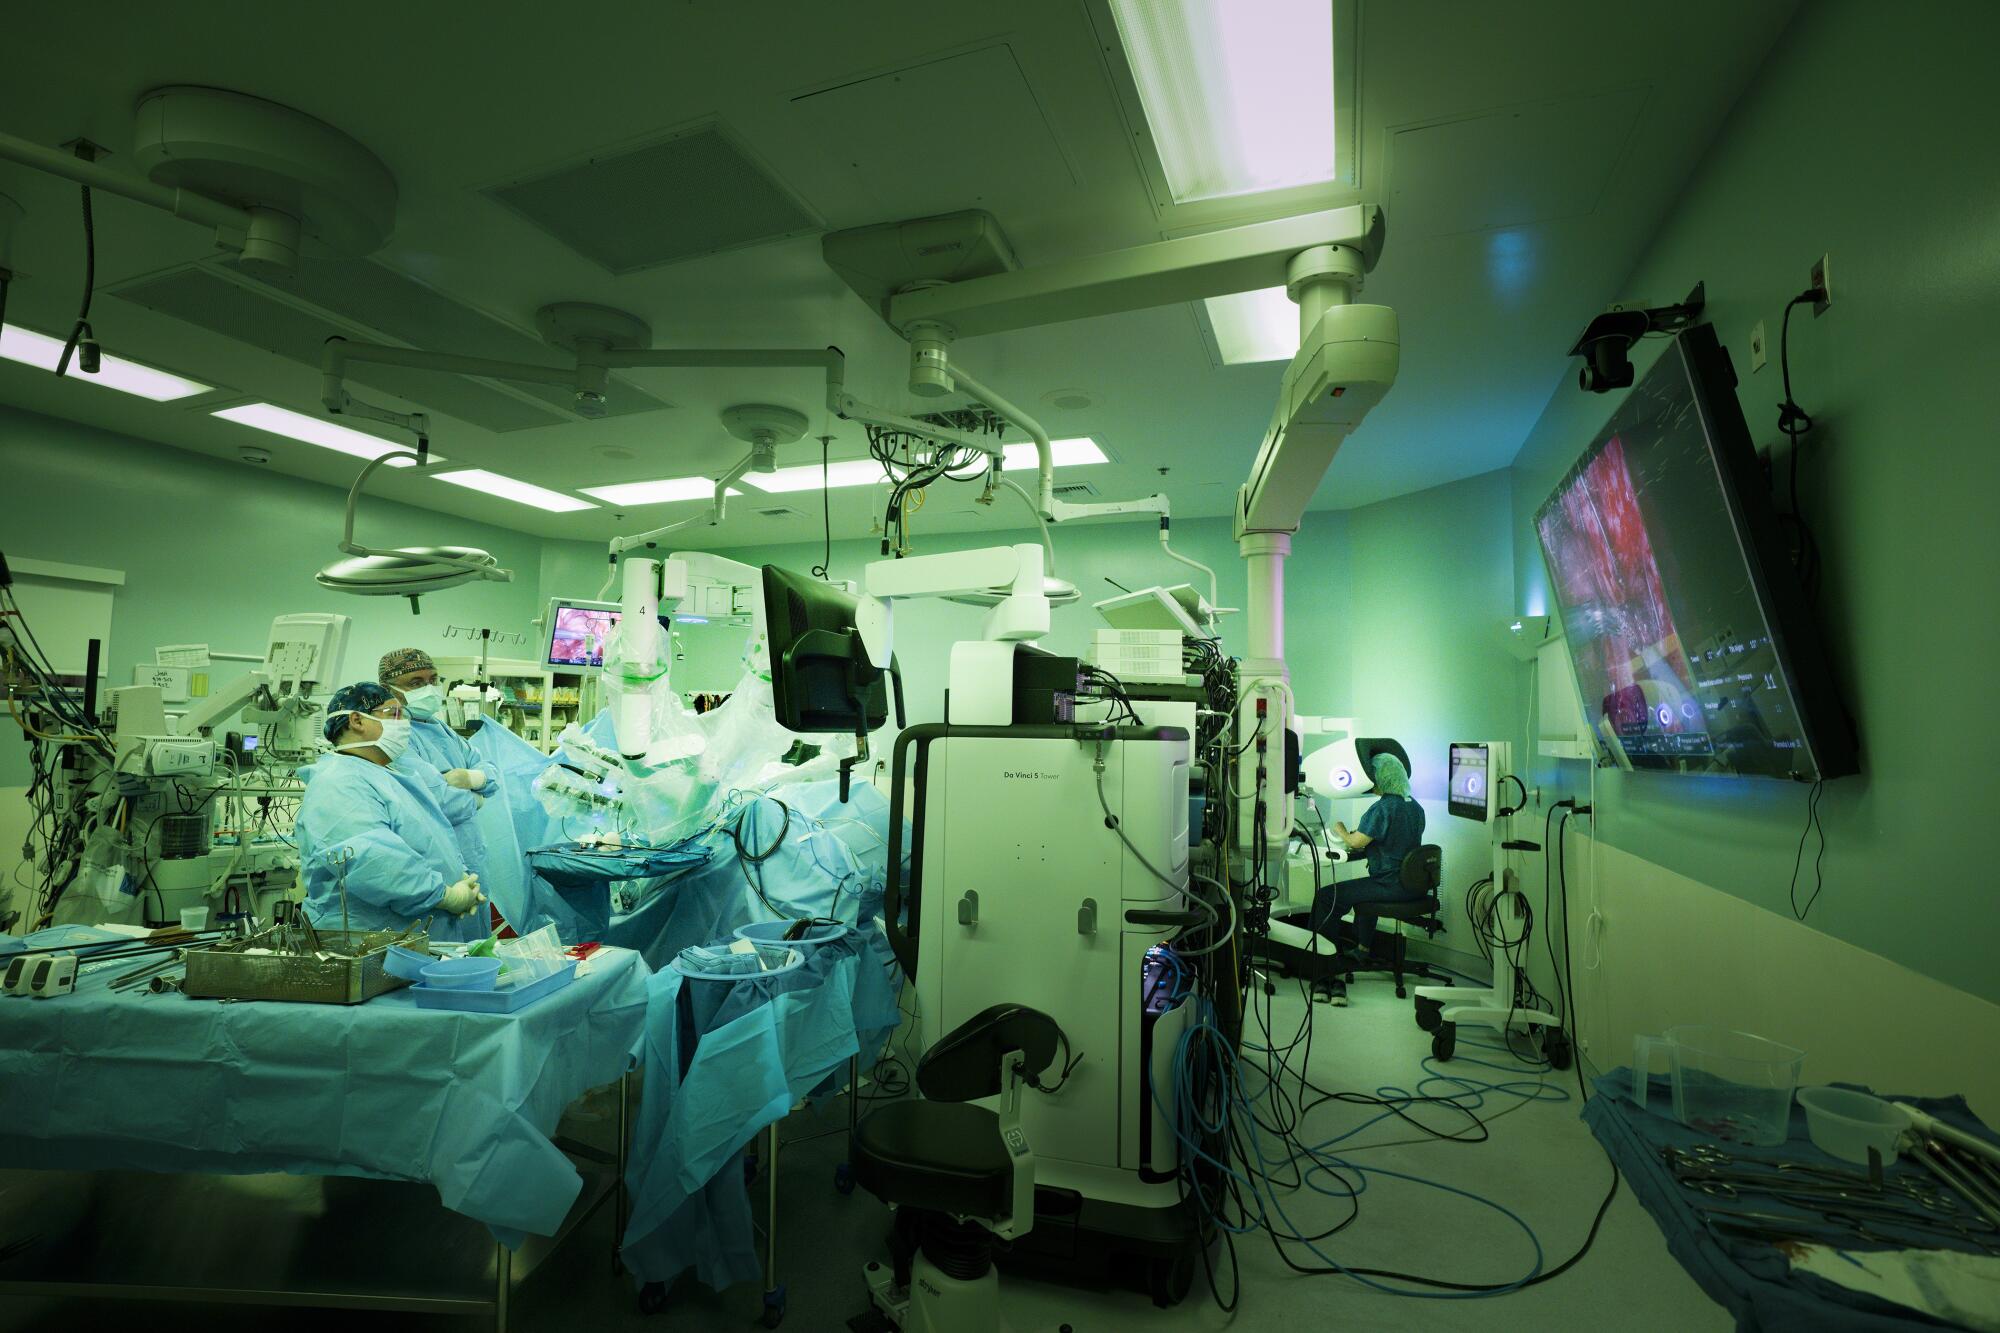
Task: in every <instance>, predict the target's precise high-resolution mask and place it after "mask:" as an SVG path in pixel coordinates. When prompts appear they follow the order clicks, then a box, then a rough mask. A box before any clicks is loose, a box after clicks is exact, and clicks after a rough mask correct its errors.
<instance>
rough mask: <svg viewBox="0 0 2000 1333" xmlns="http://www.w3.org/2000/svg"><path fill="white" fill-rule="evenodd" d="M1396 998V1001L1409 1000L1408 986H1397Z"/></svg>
mask: <svg viewBox="0 0 2000 1333" xmlns="http://www.w3.org/2000/svg"><path fill="white" fill-rule="evenodd" d="M1396 998H1397V999H1399V1000H1407V999H1409V998H1410V988H1409V987H1408V986H1404V985H1401V984H1399V985H1397V987H1396Z"/></svg>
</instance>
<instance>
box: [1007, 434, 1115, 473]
mask: <svg viewBox="0 0 2000 1333" xmlns="http://www.w3.org/2000/svg"><path fill="white" fill-rule="evenodd" d="M1049 452H1050V454H1051V455H1053V456H1054V459H1055V466H1057V467H1082V466H1084V465H1086V464H1089V463H1108V462H1110V461H1111V460H1110V459H1108V458H1106V457H1105V456H1104V451H1103V450H1102V449H1100V448H1098V447H1097V441H1096V440H1092V439H1077V440H1050V441H1049ZM1036 466H1037V460H1036V458H1035V446H1034V445H1033V444H1003V445H1001V446H1000V470H1001V471H1003V472H1020V471H1023V470H1026V471H1029V472H1032V471H1034V470H1035V467H1036Z"/></svg>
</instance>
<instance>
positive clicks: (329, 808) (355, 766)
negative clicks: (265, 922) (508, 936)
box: [297, 682, 488, 941]
mask: <svg viewBox="0 0 2000 1333" xmlns="http://www.w3.org/2000/svg"><path fill="white" fill-rule="evenodd" d="M410 734H411V727H410V722H409V719H408V718H406V717H404V716H403V705H402V702H401V701H400V700H398V699H397V698H396V697H395V696H394V695H393V694H392V693H390V691H389V690H388V689H386V688H385V687H383V686H381V685H377V684H375V683H373V682H362V683H360V684H356V685H349V686H347V687H346V688H345V689H342V690H341V691H339V692H338V693H336V694H335V695H334V696H333V699H332V701H331V702H330V703H329V705H328V708H327V715H326V731H325V735H326V739H327V741H328V742H329V743H330V744H331V745H332V747H333V752H332V753H331V754H329V755H327V756H326V757H325V758H323V759H321V760H320V761H319V762H317V763H315V764H313V765H312V766H310V767H309V768H305V769H302V770H300V776H301V777H302V778H304V779H305V782H306V791H305V796H304V797H303V798H302V799H301V800H300V802H299V817H298V824H297V828H298V836H299V864H300V871H301V874H302V876H303V878H304V880H305V886H306V915H307V916H308V917H310V918H311V919H312V921H313V923H314V924H315V925H319V926H325V927H330V928H336V929H337V928H338V927H339V926H340V924H341V920H342V914H343V890H344V898H345V916H346V921H347V924H348V926H349V928H350V929H353V930H401V929H403V928H405V927H407V926H409V925H410V924H411V923H412V922H415V921H418V920H421V919H422V918H425V917H431V918H433V920H432V922H431V928H430V930H431V937H432V938H433V939H435V940H441V941H462V940H476V939H480V938H483V937H484V936H485V935H486V933H487V931H486V922H487V917H488V913H487V912H486V911H485V910H483V909H484V906H485V902H486V897H485V895H484V894H483V893H481V892H480V889H479V876H478V874H477V872H476V871H475V870H474V869H473V867H471V866H469V865H468V864H467V862H466V858H465V855H464V853H463V851H462V850H461V849H460V838H459V836H458V834H457V828H458V826H460V825H462V824H464V823H468V822H470V820H471V819H472V817H473V812H474V811H475V810H476V808H477V805H478V802H477V800H476V798H474V797H473V796H472V794H471V793H470V792H467V791H464V790H461V789H458V788H455V787H448V786H446V785H445V783H444V781H443V780H442V778H441V777H440V776H439V775H438V773H437V772H436V770H434V769H432V768H430V767H429V765H427V764H425V763H422V762H414V761H412V759H411V758H410V757H409V749H410Z"/></svg>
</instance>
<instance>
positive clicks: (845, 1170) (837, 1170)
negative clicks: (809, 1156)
mask: <svg viewBox="0 0 2000 1333" xmlns="http://www.w3.org/2000/svg"><path fill="white" fill-rule="evenodd" d="M833 1191H834V1193H836V1194H843V1195H844V1194H852V1193H854V1168H853V1167H852V1166H850V1165H849V1164H847V1163H846V1162H842V1163H841V1164H840V1165H839V1166H836V1167H834V1168H833Z"/></svg>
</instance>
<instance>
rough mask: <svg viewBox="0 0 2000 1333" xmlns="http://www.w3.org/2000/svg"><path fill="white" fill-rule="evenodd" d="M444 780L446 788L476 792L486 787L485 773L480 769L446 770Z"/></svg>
mask: <svg viewBox="0 0 2000 1333" xmlns="http://www.w3.org/2000/svg"><path fill="white" fill-rule="evenodd" d="M444 780H445V784H446V785H447V786H451V787H459V788H462V789H464V790H465V791H478V790H479V789H480V788H481V787H484V786H485V785H486V771H485V770H484V769H480V768H448V769H446V770H445V773H444Z"/></svg>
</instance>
